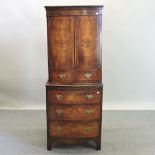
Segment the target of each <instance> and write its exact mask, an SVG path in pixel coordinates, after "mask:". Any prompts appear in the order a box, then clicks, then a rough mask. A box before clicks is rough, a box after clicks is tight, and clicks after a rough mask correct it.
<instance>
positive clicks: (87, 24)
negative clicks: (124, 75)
mask: <svg viewBox="0 0 155 155" xmlns="http://www.w3.org/2000/svg"><path fill="white" fill-rule="evenodd" d="M45 8H46V14H47V40H48V75H49V78H48V82H47V84H46V111H47V149H48V150H51V148H52V146H53V144H54V143H57V142H62V143H69V144H74V143H83V142H86V141H91V140H92V141H94V142H95V143H96V149H97V150H100V149H101V126H102V125H101V124H102V96H103V92H102V90H103V89H102V88H103V86H102V55H101V54H102V46H101V45H102V40H101V39H102V33H101V30H102V8H103V6H64V7H62V6H61V7H60V6H59V7H58V6H57V7H53V6H52V7H51V6H47V7H45Z"/></svg>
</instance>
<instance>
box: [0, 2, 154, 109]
mask: <svg viewBox="0 0 155 155" xmlns="http://www.w3.org/2000/svg"><path fill="white" fill-rule="evenodd" d="M48 4H50V5H90V4H92V5H98V4H104V6H105V7H104V11H103V12H104V14H103V71H104V74H103V77H104V109H155V60H154V59H155V19H154V18H155V9H154V6H155V1H154V0H117V1H113V0H104V1H103V0H100V1H99V0H77V1H76V2H75V1H72V0H63V1H62V0H57V1H54V0H53V1H52V0H51V1H46V2H45V1H44V0H33V1H32V0H5V1H2V2H1V5H0V108H6V109H10V108H11V109H44V108H45V86H44V85H45V82H46V80H47V45H46V14H45V9H44V5H48Z"/></svg>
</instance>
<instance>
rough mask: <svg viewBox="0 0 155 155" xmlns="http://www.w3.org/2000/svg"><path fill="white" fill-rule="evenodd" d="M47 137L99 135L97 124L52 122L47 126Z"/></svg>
mask: <svg viewBox="0 0 155 155" xmlns="http://www.w3.org/2000/svg"><path fill="white" fill-rule="evenodd" d="M49 135H50V136H52V137H70V138H76V137H77V138H80V137H97V136H98V135H99V122H91V123H71V122H68V123H67V122H66V123H64V122H52V123H51V124H50V125H49Z"/></svg>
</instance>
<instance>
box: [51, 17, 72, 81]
mask: <svg viewBox="0 0 155 155" xmlns="http://www.w3.org/2000/svg"><path fill="white" fill-rule="evenodd" d="M48 45H49V49H48V51H49V77H50V79H49V80H50V81H51V82H53V83H70V82H73V81H74V73H73V70H74V18H73V17H71V16H52V17H49V18H48Z"/></svg>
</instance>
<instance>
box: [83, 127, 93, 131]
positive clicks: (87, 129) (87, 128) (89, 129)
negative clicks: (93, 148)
mask: <svg viewBox="0 0 155 155" xmlns="http://www.w3.org/2000/svg"><path fill="white" fill-rule="evenodd" d="M92 129H93V128H92V127H86V128H85V131H87V132H90V131H91V130H92Z"/></svg>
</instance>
